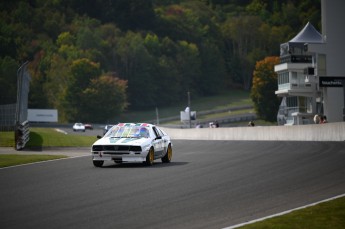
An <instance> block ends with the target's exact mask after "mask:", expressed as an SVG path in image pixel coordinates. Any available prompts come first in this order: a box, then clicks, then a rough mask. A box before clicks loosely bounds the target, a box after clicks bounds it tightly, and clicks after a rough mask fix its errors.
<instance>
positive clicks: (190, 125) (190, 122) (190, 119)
mask: <svg viewBox="0 0 345 229" xmlns="http://www.w3.org/2000/svg"><path fill="white" fill-rule="evenodd" d="M187 94H188V107H189V111H188V113H189V114H188V116H189V128H192V118H191V107H190V92H189V91H188V93H187Z"/></svg>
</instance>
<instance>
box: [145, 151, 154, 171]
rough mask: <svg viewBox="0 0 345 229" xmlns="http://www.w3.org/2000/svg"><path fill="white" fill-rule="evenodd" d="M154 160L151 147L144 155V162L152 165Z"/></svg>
mask: <svg viewBox="0 0 345 229" xmlns="http://www.w3.org/2000/svg"><path fill="white" fill-rule="evenodd" d="M154 160H155V151H154V150H153V148H152V147H151V149H150V151H149V153H148V154H147V156H146V161H145V164H146V165H149V166H151V165H153V161H154Z"/></svg>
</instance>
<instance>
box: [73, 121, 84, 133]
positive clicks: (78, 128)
mask: <svg viewBox="0 0 345 229" xmlns="http://www.w3.org/2000/svg"><path fill="white" fill-rule="evenodd" d="M72 128H73V131H83V132H85V125H84V124H83V123H80V122H77V123H74V125H73V127H72Z"/></svg>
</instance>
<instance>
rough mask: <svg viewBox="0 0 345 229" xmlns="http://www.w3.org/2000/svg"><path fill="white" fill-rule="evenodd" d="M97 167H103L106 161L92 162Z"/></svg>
mask: <svg viewBox="0 0 345 229" xmlns="http://www.w3.org/2000/svg"><path fill="white" fill-rule="evenodd" d="M92 162H93V165H94V166H95V167H102V165H103V163H104V161H92Z"/></svg>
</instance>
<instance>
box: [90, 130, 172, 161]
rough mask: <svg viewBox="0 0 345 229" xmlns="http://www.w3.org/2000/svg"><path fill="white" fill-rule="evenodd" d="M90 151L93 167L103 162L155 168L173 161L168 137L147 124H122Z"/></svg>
mask: <svg viewBox="0 0 345 229" xmlns="http://www.w3.org/2000/svg"><path fill="white" fill-rule="evenodd" d="M98 138H100V139H99V140H97V141H96V142H95V143H94V144H93V145H92V147H91V154H92V161H93V164H94V166H96V167H101V166H103V163H104V161H115V162H116V163H123V162H143V163H145V164H146V165H153V163H154V160H156V159H161V160H162V162H163V163H169V162H170V161H171V158H172V142H171V140H170V137H169V136H168V134H167V133H165V132H164V131H163V130H161V129H160V128H158V127H157V126H155V125H152V124H148V123H119V124H117V125H115V126H113V127H112V128H111V129H110V130H109V131H108V132H107V133H106V134H105V135H104V136H103V137H101V136H98Z"/></svg>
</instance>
